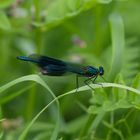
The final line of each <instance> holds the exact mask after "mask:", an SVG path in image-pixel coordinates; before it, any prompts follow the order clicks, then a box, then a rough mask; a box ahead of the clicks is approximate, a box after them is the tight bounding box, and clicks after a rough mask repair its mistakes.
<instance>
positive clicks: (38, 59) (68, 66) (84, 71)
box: [17, 54, 104, 90]
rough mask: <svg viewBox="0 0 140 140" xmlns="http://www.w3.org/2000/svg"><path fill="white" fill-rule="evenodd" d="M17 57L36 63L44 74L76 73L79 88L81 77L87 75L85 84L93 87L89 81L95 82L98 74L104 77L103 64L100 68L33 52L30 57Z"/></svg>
mask: <svg viewBox="0 0 140 140" xmlns="http://www.w3.org/2000/svg"><path fill="white" fill-rule="evenodd" d="M17 59H19V60H23V61H29V62H32V63H34V64H35V65H37V66H38V67H39V69H40V71H41V73H42V74H43V75H48V76H63V75H65V74H68V73H74V74H76V89H78V88H79V77H86V80H84V84H85V85H87V86H88V87H89V88H91V89H93V88H92V87H91V86H90V85H89V82H92V83H95V80H96V79H97V77H98V76H101V77H102V76H103V75H104V68H103V67H102V66H99V68H96V67H93V66H82V65H78V64H75V63H71V62H65V61H63V60H59V59H55V58H51V57H48V56H43V55H39V54H32V55H29V56H28V57H26V56H17ZM102 78H103V77H102ZM103 79H104V78H103ZM93 90H94V89H93Z"/></svg>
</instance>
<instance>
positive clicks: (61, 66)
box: [17, 54, 85, 76]
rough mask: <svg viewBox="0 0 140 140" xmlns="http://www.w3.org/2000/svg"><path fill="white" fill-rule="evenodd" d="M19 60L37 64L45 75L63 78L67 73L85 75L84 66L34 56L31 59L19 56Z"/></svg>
mask: <svg viewBox="0 0 140 140" xmlns="http://www.w3.org/2000/svg"><path fill="white" fill-rule="evenodd" d="M17 58H18V59H20V60H24V61H30V62H32V63H34V64H36V65H37V66H38V67H39V68H40V70H41V72H42V74H44V75H51V76H61V75H64V74H66V73H76V74H78V75H83V76H84V75H85V71H84V67H83V66H81V65H77V64H73V63H69V62H64V61H61V60H58V59H54V58H51V57H47V56H42V55H38V54H32V55H30V56H29V57H24V56H18V57H17Z"/></svg>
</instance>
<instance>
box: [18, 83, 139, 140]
mask: <svg viewBox="0 0 140 140" xmlns="http://www.w3.org/2000/svg"><path fill="white" fill-rule="evenodd" d="M101 84H102V86H101V85H97V84H91V86H92V87H93V88H102V87H117V88H122V89H127V90H129V91H132V92H134V93H136V94H140V91H139V90H137V89H135V88H132V87H128V86H124V85H121V84H115V83H101ZM89 89H90V88H89V87H88V86H83V87H80V88H79V90H78V91H85V90H89ZM75 92H77V89H74V90H72V91H69V92H66V93H64V94H61V95H59V96H57V97H56V98H54V99H53V100H52V101H51V102H50V103H49V104H48V105H46V106H45V107H44V108H43V109H42V110H41V111H40V112H39V113H38V114H37V115H36V116H35V117H34V118H33V119H32V121H31V122H30V123H29V124H28V125H27V127H26V128H25V130H24V131H23V132H22V135H21V136H20V138H19V139H18V140H23V136H24V135H26V133H27V132H28V131H29V129H30V127H31V126H32V125H33V123H34V122H35V121H36V120H37V119H38V117H39V116H40V115H41V114H42V113H43V112H44V111H45V110H46V109H47V108H48V107H49V106H51V105H52V104H53V103H54V102H56V101H58V100H59V99H60V98H62V97H64V96H67V95H70V94H73V93H75ZM103 116H104V113H103V114H102V115H99V116H98V117H97V121H96V122H95V123H93V125H92V126H93V128H95V127H97V125H98V123H99V121H100V119H101V118H102V117H103Z"/></svg>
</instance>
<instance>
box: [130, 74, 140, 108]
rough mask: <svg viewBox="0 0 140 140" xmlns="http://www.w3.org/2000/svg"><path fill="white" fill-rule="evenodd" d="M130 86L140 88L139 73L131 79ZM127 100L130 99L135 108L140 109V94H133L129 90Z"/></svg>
mask: <svg viewBox="0 0 140 140" xmlns="http://www.w3.org/2000/svg"><path fill="white" fill-rule="evenodd" d="M132 87H134V88H137V89H140V73H139V74H137V75H136V77H135V79H134V80H133V82H132ZM129 101H131V102H132V103H133V104H134V105H135V107H136V108H138V109H140V96H138V95H136V94H133V92H132V91H129Z"/></svg>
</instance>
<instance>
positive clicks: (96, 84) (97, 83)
mask: <svg viewBox="0 0 140 140" xmlns="http://www.w3.org/2000/svg"><path fill="white" fill-rule="evenodd" d="M97 77H98V76H95V78H94V77H93V78H94V79H93V81H92V83H93V84H96V85H100V86H101V87H102V88H103V85H102V84H100V83H95V80H96V79H97Z"/></svg>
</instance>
